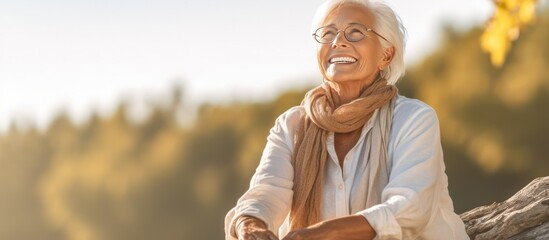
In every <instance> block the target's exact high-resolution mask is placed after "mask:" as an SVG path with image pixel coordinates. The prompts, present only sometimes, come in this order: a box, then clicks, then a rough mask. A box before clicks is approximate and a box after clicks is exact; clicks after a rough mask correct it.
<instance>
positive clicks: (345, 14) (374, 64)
mask: <svg viewBox="0 0 549 240" xmlns="http://www.w3.org/2000/svg"><path fill="white" fill-rule="evenodd" d="M356 23H359V24H362V25H365V26H367V27H368V28H372V26H374V16H373V14H372V13H371V11H370V10H369V9H367V8H365V7H363V6H360V5H357V4H352V3H347V4H343V5H341V6H339V7H337V8H335V9H334V10H332V11H331V12H329V13H328V14H327V15H326V17H325V18H324V20H323V21H322V22H321V25H320V26H333V27H335V28H337V29H338V30H339V31H340V32H339V34H338V35H337V36H336V38H335V39H334V41H333V42H332V43H327V44H321V43H318V44H317V59H318V65H319V68H320V71H321V72H322V74H323V75H324V78H325V79H326V80H328V81H331V82H334V83H338V84H342V83H350V82H355V83H356V81H358V82H359V83H360V84H361V85H363V86H369V85H370V84H372V83H373V82H374V81H375V79H376V78H377V76H378V72H379V69H384V68H385V67H386V66H387V65H388V64H389V63H390V60H391V58H390V57H389V58H387V57H386V56H387V54H384V51H383V48H382V47H381V43H380V41H383V40H382V39H381V38H379V37H378V36H376V34H375V33H373V32H371V31H369V32H366V37H365V38H363V39H362V40H360V41H357V42H350V41H349V40H347V39H346V38H345V36H344V35H345V34H344V33H343V31H342V30H344V29H345V28H347V27H348V26H350V25H353V24H356ZM384 56H385V57H384Z"/></svg>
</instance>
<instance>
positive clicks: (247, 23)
mask: <svg viewBox="0 0 549 240" xmlns="http://www.w3.org/2000/svg"><path fill="white" fill-rule="evenodd" d="M322 2H323V1H321V0H299V1H296V0H279V1H269V2H268V3H267V2H266V1H261V0H259V1H258V0H255V1H252V0H233V1H221V0H211V1H189V0H155V1H152V0H148V1H147V0H132V1H130V0H96V1H82V0H50V1H41V0H26V1H16V0H2V1H0V131H5V130H6V129H7V128H8V127H9V124H10V122H11V121H12V120H18V121H23V120H25V119H31V122H33V123H35V124H38V126H39V127H40V128H44V127H45V126H47V124H48V123H49V122H50V121H51V119H52V118H53V117H54V116H55V115H56V114H58V113H59V111H67V112H68V113H69V114H70V116H71V117H72V118H73V119H75V120H76V121H82V120H84V119H86V118H87V117H88V116H89V114H90V112H91V111H99V112H100V113H102V114H109V113H110V112H112V110H113V109H114V107H115V106H116V105H117V104H118V103H119V102H120V100H121V99H130V100H132V101H134V100H135V101H143V100H144V99H147V98H151V97H155V96H156V97H158V96H162V95H165V94H166V93H168V92H169V89H170V87H171V86H172V85H174V83H181V84H182V85H183V86H184V88H185V89H184V91H185V94H186V100H187V101H188V102H192V103H201V102H204V101H213V102H220V101H227V100H228V99H234V98H237V99H240V100H256V99H261V98H264V97H272V96H274V95H276V93H278V92H279V91H281V90H283V89H288V88H291V87H299V86H304V85H308V84H311V82H304V80H303V79H307V78H309V79H314V78H318V76H319V74H318V70H317V65H316V57H315V52H314V45H313V42H312V39H311V38H310V24H311V20H312V17H313V14H314V12H315V10H316V7H318V6H319V5H320V4H321V3H322ZM388 2H389V4H390V5H392V6H393V7H394V9H395V10H396V12H397V13H398V14H399V15H400V16H401V18H402V20H403V22H404V25H405V27H406V28H407V29H408V34H409V39H408V47H407V53H406V54H407V55H406V59H407V62H408V64H412V63H414V62H415V61H417V60H419V59H421V58H422V57H423V56H424V55H425V54H426V53H429V52H430V51H431V50H433V48H434V47H436V43H437V41H438V38H439V30H440V29H441V28H442V24H443V23H446V22H450V23H451V24H452V25H454V26H459V27H460V28H467V27H469V26H471V25H479V24H483V23H484V21H485V20H486V19H487V18H489V16H490V14H491V11H492V3H491V1H490V0H461V1H456V0H453V1H447V0H446V1H441V0H415V1H410V0H389V1H388ZM297 80H299V81H297ZM319 81H320V79H319ZM136 99H137V100H136ZM26 121H27V123H28V120H26Z"/></svg>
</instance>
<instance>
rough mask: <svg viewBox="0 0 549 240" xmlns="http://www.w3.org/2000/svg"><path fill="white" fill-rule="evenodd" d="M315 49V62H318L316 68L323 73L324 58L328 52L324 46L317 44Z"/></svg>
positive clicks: (324, 68)
mask: <svg viewBox="0 0 549 240" xmlns="http://www.w3.org/2000/svg"><path fill="white" fill-rule="evenodd" d="M318 45H319V46H317V47H316V60H317V61H318V66H319V67H320V69H321V70H322V71H323V72H324V71H325V70H326V67H327V66H326V62H327V61H326V58H327V56H328V50H329V49H327V48H326V47H325V46H324V45H321V44H318Z"/></svg>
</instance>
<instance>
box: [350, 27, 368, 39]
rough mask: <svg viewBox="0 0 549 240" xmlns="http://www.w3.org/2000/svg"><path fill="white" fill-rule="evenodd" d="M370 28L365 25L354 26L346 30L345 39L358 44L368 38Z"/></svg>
mask: <svg viewBox="0 0 549 240" xmlns="http://www.w3.org/2000/svg"><path fill="white" fill-rule="evenodd" d="M367 31H368V28H366V27H365V26H363V25H358V24H352V25H349V26H348V27H347V28H346V29H345V37H346V38H347V40H349V41H351V42H358V41H360V40H362V39H363V38H364V37H366V32H367Z"/></svg>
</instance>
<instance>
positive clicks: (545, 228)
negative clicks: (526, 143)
mask: <svg viewBox="0 0 549 240" xmlns="http://www.w3.org/2000/svg"><path fill="white" fill-rule="evenodd" d="M460 216H461V219H462V220H463V222H464V223H465V229H466V231H467V234H468V235H469V237H470V238H471V239H472V240H500V239H512V240H518V239H549V176H547V177H541V178H537V179H535V180H534V181H532V182H531V183H529V184H528V185H527V186H526V187H524V188H523V189H522V190H520V191H518V192H517V193H516V194H515V195H513V196H512V197H511V198H509V199H507V200H506V201H504V202H501V203H493V204H492V205H489V206H482V207H477V208H475V209H473V210H470V211H468V212H465V213H463V214H461V215H460Z"/></svg>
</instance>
